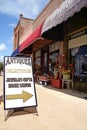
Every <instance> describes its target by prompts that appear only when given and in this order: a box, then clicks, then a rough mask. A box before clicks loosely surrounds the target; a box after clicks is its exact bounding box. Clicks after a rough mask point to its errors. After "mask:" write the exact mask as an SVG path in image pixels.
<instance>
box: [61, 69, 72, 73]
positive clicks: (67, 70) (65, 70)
mask: <svg viewBox="0 0 87 130" xmlns="http://www.w3.org/2000/svg"><path fill="white" fill-rule="evenodd" d="M70 73H71V70H69V69H63V70H62V74H70Z"/></svg>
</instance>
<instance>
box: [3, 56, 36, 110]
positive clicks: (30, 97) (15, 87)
mask: <svg viewBox="0 0 87 130" xmlns="http://www.w3.org/2000/svg"><path fill="white" fill-rule="evenodd" d="M4 72H5V73H4V110H8V109H18V108H25V107H30V106H34V107H36V106H37V99H36V90H35V84H34V78H33V69H32V59H31V58H30V57H4Z"/></svg>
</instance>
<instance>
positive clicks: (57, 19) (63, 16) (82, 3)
mask: <svg viewBox="0 0 87 130" xmlns="http://www.w3.org/2000/svg"><path fill="white" fill-rule="evenodd" d="M83 7H87V0H65V1H64V2H63V3H62V4H61V5H60V7H59V8H58V9H56V10H55V11H54V12H53V13H52V14H51V15H50V16H49V17H48V18H47V19H46V20H45V22H44V24H43V27H42V34H43V33H44V32H46V31H48V30H49V29H51V28H53V27H55V26H57V25H58V24H61V23H62V22H64V21H66V20H67V19H68V18H69V17H72V16H73V15H74V14H75V13H76V12H79V11H80V10H81V9H82V8H83Z"/></svg>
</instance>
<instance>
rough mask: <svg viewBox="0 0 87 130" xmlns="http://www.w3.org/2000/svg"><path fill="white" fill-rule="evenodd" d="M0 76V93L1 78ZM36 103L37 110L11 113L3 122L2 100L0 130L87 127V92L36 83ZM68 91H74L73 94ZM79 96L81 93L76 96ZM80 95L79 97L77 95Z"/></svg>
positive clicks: (73, 128) (76, 129)
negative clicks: (85, 97) (82, 92)
mask: <svg viewBox="0 0 87 130" xmlns="http://www.w3.org/2000/svg"><path fill="white" fill-rule="evenodd" d="M2 79H3V78H2V77H0V96H1V94H2V90H3V83H2V82H3V81H2ZM35 87H36V93H37V102H38V107H37V110H38V114H39V115H38V116H37V115H36V113H29V112H25V111H19V112H14V113H13V114H12V115H11V116H9V117H8V119H7V120H6V121H4V117H5V116H4V110H3V103H2V104H1V105H0V130H29V129H30V130H53V129H54V130H87V100H85V99H83V97H84V96H86V94H85V95H84V94H81V93H78V94H77V93H76V92H75V91H73V92H71V91H69V90H57V89H54V90H53V89H52V88H51V87H50V86H48V87H43V86H41V85H38V84H35ZM70 93H76V94H77V96H72V95H70ZM78 95H80V96H81V97H80V96H78ZM79 97H80V98H79Z"/></svg>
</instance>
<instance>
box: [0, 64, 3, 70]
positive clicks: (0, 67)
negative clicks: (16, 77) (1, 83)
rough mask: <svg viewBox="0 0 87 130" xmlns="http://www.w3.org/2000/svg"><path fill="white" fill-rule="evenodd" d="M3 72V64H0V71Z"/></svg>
mask: <svg viewBox="0 0 87 130" xmlns="http://www.w3.org/2000/svg"><path fill="white" fill-rule="evenodd" d="M1 70H2V71H3V63H0V71H1Z"/></svg>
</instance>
